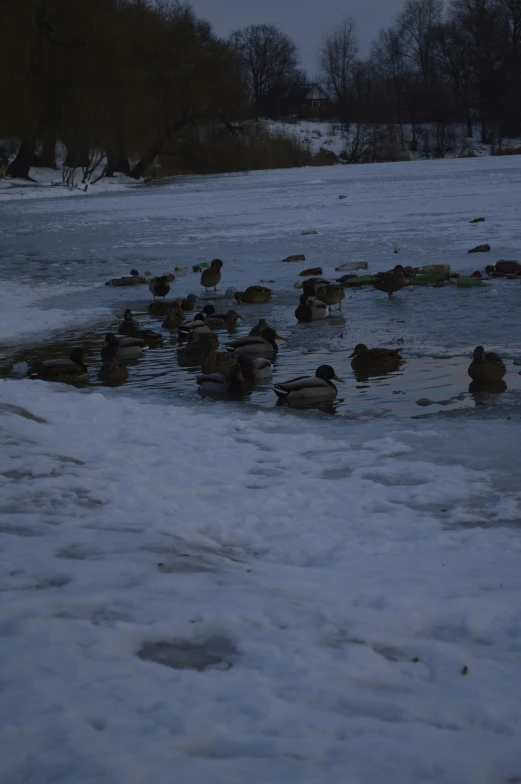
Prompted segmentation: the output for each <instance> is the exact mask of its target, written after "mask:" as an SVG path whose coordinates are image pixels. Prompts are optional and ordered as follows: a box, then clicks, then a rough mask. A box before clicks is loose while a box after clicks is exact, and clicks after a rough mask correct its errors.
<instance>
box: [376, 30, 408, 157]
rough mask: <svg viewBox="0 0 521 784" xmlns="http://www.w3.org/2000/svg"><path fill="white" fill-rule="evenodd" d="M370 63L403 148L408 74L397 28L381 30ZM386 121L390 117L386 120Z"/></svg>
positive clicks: (399, 31)
mask: <svg viewBox="0 0 521 784" xmlns="http://www.w3.org/2000/svg"><path fill="white" fill-rule="evenodd" d="M371 61H372V64H373V68H374V70H375V73H376V75H377V77H378V78H379V79H380V81H381V82H382V83H383V85H384V88H385V90H386V92H387V93H388V94H389V98H390V100H389V104H388V105H389V106H390V107H391V112H392V115H394V117H393V119H394V121H395V122H396V123H397V124H398V126H399V130H400V142H401V146H402V149H403V147H404V136H403V122H404V111H405V106H404V102H405V87H406V83H407V78H408V74H409V65H408V62H407V58H406V54H405V45H404V40H403V36H402V34H401V30H400V28H399V27H397V26H395V25H394V26H392V27H389V28H388V29H386V30H382V31H381V32H380V34H379V36H378V38H377V40H376V41H375V43H374V44H373V47H372V50H371ZM387 119H388V120H390V119H391V117H388V118H387Z"/></svg>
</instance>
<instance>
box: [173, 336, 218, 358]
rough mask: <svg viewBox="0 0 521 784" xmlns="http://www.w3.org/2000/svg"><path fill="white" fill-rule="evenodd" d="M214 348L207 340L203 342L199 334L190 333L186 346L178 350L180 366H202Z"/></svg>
mask: <svg viewBox="0 0 521 784" xmlns="http://www.w3.org/2000/svg"><path fill="white" fill-rule="evenodd" d="M212 349H214V346H212V345H210V342H209V341H207V340H201V336H200V335H199V333H198V332H190V334H189V335H188V342H187V343H186V345H184V346H181V347H180V348H178V349H177V358H178V361H179V363H180V364H182V363H184V364H194V363H195V364H198V365H201V364H202V363H203V362H204V360H205V358H206V357H207V355H208V354H209V352H210V351H212Z"/></svg>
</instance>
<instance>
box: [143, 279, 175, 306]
mask: <svg viewBox="0 0 521 784" xmlns="http://www.w3.org/2000/svg"><path fill="white" fill-rule="evenodd" d="M174 280H175V275H172V273H171V272H170V273H169V274H168V275H158V276H157V277H156V278H152V280H151V281H150V283H149V286H148V289H149V291H150V293H151V294H152V296H153V297H154V302H155V301H156V297H166V296H167V294H168V293H169V292H170V288H171V286H170V284H171V283H172V282H173V281H174Z"/></svg>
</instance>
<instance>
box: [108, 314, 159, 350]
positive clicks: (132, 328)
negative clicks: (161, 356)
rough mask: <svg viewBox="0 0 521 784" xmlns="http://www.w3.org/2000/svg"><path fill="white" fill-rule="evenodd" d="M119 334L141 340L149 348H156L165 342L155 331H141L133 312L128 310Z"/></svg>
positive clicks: (121, 323) (120, 325)
mask: <svg viewBox="0 0 521 784" xmlns="http://www.w3.org/2000/svg"><path fill="white" fill-rule="evenodd" d="M118 334H119V335H125V336H126V337H129V338H141V339H142V340H144V341H145V342H146V344H147V345H148V346H155V345H157V344H158V343H160V342H161V341H162V340H163V336H162V335H160V334H159V333H158V332H154V330H153V329H141V327H140V326H139V322H138V321H136V319H135V318H134V317H133V315H132V311H131V310H129V308H127V309H126V310H125V313H124V314H123V321H121V322H120V324H119V327H118Z"/></svg>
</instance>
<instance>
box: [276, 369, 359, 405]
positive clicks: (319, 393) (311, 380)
mask: <svg viewBox="0 0 521 784" xmlns="http://www.w3.org/2000/svg"><path fill="white" fill-rule="evenodd" d="M333 381H340V382H342V383H343V381H344V379H342V378H340V377H339V376H337V375H336V373H335V371H334V370H333V368H332V367H331V365H320V367H318V368H317V369H316V371H315V375H314V376H299V377H298V378H293V379H291V380H290V381H284V382H282V383H280V384H275V385H274V387H273V391H274V392H275V394H276V395H277V397H278V398H279V399H280V400H284V401H286V402H288V403H297V404H299V403H300V404H305V403H326V402H328V401H330V400H334V399H335V397H336V396H337V393H338V390H337V388H336V386H335V385H334V384H333Z"/></svg>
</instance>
